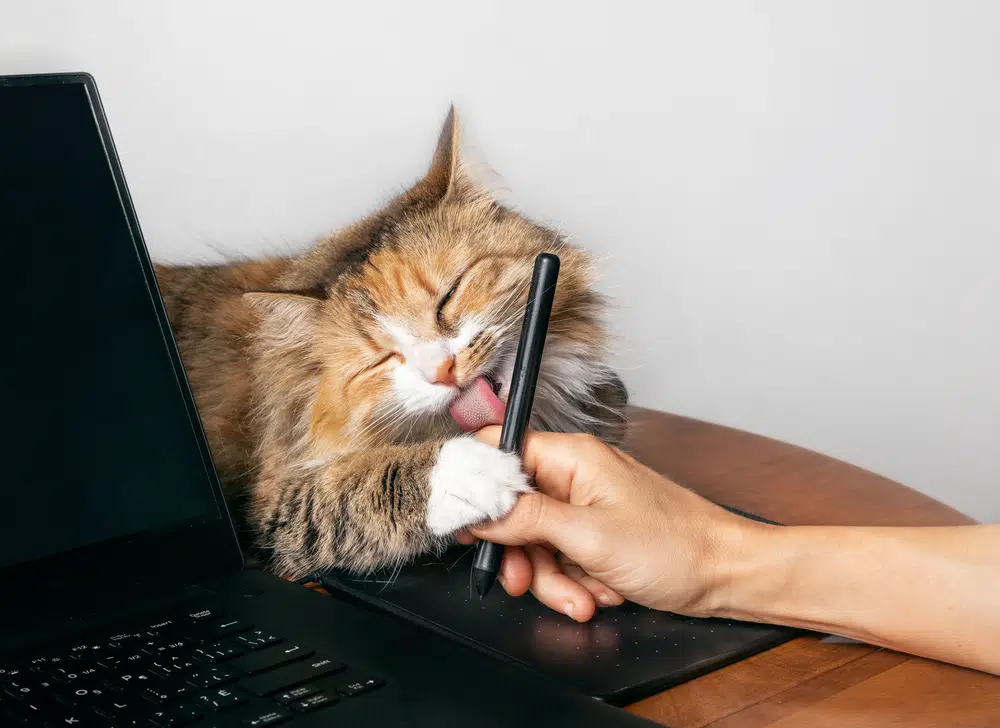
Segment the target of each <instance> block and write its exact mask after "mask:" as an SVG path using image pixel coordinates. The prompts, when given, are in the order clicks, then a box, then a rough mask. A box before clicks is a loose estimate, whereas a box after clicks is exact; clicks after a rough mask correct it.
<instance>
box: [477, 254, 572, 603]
mask: <svg viewBox="0 0 1000 728" xmlns="http://www.w3.org/2000/svg"><path fill="white" fill-rule="evenodd" d="M558 278H559V258H558V257H557V256H555V255H552V254H550V253H540V254H539V255H538V257H536V258H535V269H534V271H533V272H532V274H531V287H530V288H529V289H528V305H527V306H526V307H525V309H524V323H523V324H522V325H521V340H520V342H519V343H518V345H517V356H516V357H515V359H514V375H513V377H512V378H511V382H510V391H509V393H508V395H507V407H506V409H505V411H504V418H503V427H501V429H500V449H501V450H502V451H504V452H512V453H516V454H517V455H520V454H521V447H522V445H523V444H524V433H525V431H526V430H527V429H528V419H529V418H530V417H531V403H532V401H534V399H535V384H536V383H537V382H538V370H539V369H540V368H541V364H542V349H543V348H544V347H545V334H546V333H547V332H548V330H549V316H550V315H551V314H552V300H553V299H554V298H555V295H556V279H558ZM502 562H503V546H500V545H498V544H495V543H490V542H489V541H480V542H479V548H478V549H476V558H475V560H474V561H473V562H472V580H473V581H474V582H475V584H476V592H478V593H479V598H480V599H482V598H483V597H485V596H486V595H487V594H489V591H490V589H492V588H493V582H494V581H496V578H497V574H499V573H500V564H501V563H502Z"/></svg>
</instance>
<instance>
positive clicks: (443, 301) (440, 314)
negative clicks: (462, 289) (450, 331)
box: [437, 281, 459, 325]
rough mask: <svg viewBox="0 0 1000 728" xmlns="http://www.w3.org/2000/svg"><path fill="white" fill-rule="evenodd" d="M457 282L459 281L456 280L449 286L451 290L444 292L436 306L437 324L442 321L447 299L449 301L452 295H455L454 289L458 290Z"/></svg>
mask: <svg viewBox="0 0 1000 728" xmlns="http://www.w3.org/2000/svg"><path fill="white" fill-rule="evenodd" d="M458 283H459V281H456V282H455V285H453V286H452V287H451V290H450V291H448V292H447V293H446V294H444V298H442V299H441V301H440V303H438V307H437V322H438V325H441V324H443V323H444V307H445V306H447V305H448V301H450V300H451V299H452V297H453V296H454V295H455V291H457V290H458Z"/></svg>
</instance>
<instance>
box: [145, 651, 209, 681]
mask: <svg viewBox="0 0 1000 728" xmlns="http://www.w3.org/2000/svg"><path fill="white" fill-rule="evenodd" d="M199 664H200V663H199V662H198V661H197V660H195V659H194V657H193V656H192V655H190V654H187V655H185V654H179V655H167V656H166V657H160V658H158V659H156V660H154V661H153V662H151V663H149V665H147V669H148V670H149V671H150V672H151V673H153V674H155V675H159V676H160V677H171V676H173V675H179V674H180V673H183V672H190V671H191V670H194V669H195V668H196V667H198V665H199Z"/></svg>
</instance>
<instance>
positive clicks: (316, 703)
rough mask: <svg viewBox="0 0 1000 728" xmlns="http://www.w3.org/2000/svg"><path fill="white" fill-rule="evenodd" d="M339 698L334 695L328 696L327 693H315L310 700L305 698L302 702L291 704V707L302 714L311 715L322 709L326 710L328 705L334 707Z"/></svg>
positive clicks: (297, 701)
mask: <svg viewBox="0 0 1000 728" xmlns="http://www.w3.org/2000/svg"><path fill="white" fill-rule="evenodd" d="M337 700H338V698H336V697H334V696H333V695H327V694H326V693H315V694H313V695H310V696H309V697H308V698H303V699H302V700H296V701H295V702H294V703H292V704H291V707H292V708H294V709H295V710H297V711H299V712H300V713H311V712H312V711H314V710H319V709H320V708H325V707H326V706H327V705H333V704H334V703H336V702H337Z"/></svg>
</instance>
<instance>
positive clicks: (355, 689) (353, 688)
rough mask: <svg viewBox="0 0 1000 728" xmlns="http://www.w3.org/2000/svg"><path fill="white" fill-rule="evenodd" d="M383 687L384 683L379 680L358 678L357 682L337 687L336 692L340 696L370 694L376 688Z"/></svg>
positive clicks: (352, 681) (375, 678)
mask: <svg viewBox="0 0 1000 728" xmlns="http://www.w3.org/2000/svg"><path fill="white" fill-rule="evenodd" d="M383 685H385V681H384V680H379V679H378V678H377V677H369V678H360V679H357V680H351V681H350V682H347V683H344V684H343V685H338V686H337V692H338V693H340V694H341V695H349V696H354V695H361V693H367V692H370V691H372V690H375V689H376V688H380V687H382V686H383Z"/></svg>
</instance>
